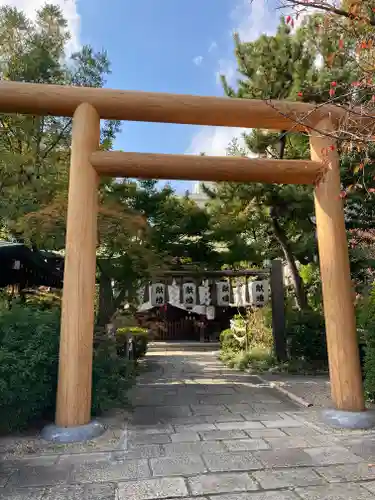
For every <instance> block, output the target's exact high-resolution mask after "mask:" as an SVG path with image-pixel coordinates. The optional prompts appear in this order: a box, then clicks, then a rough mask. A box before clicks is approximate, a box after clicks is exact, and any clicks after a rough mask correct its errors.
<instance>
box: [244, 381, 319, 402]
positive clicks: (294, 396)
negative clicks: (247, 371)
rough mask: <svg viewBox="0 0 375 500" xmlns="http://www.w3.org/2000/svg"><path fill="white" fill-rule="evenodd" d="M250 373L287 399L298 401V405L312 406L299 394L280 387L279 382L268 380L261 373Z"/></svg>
mask: <svg viewBox="0 0 375 500" xmlns="http://www.w3.org/2000/svg"><path fill="white" fill-rule="evenodd" d="M252 375H253V376H255V377H257V378H258V379H259V380H260V381H261V382H262V383H263V384H267V385H268V386H269V387H272V388H273V389H276V390H277V391H279V392H281V393H282V394H284V396H287V397H288V398H289V399H291V400H292V401H294V402H295V403H298V404H299V405H301V406H303V407H304V408H311V407H312V406H314V405H313V404H312V403H309V401H306V400H305V399H303V398H300V397H299V396H296V395H295V394H293V393H292V392H290V391H288V390H287V389H284V387H281V386H280V385H279V384H277V383H275V382H271V381H270V380H267V379H265V378H263V377H262V376H261V375H257V374H253V373H252Z"/></svg>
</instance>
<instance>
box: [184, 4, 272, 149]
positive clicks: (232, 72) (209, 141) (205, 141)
mask: <svg viewBox="0 0 375 500" xmlns="http://www.w3.org/2000/svg"><path fill="white" fill-rule="evenodd" d="M270 3H271V2H269V1H268V0H253V1H251V0H237V5H236V6H235V8H234V9H233V10H232V12H231V13H230V23H231V30H230V37H228V43H230V49H231V50H232V52H233V38H232V35H233V32H237V33H238V34H239V36H240V38H241V40H242V41H246V42H249V41H252V40H255V39H257V38H258V37H259V36H260V35H261V34H263V33H265V34H272V33H274V32H275V31H276V27H277V25H278V22H279V16H280V13H279V11H277V10H276V9H275V8H274V7H272V5H270ZM220 75H225V76H226V79H227V82H228V84H229V85H231V86H235V84H236V80H237V63H236V60H235V58H234V57H233V58H228V57H226V58H223V57H222V58H220V59H219V60H218V68H217V71H216V82H217V83H218V84H219V85H220V86H221V82H220ZM245 131H246V129H243V128H225V127H202V128H201V129H200V130H199V131H198V132H197V133H196V134H195V135H194V136H193V138H192V140H191V143H190V146H189V147H188V149H187V151H186V152H187V153H190V154H199V153H203V152H204V153H206V154H207V155H212V156H221V155H225V154H226V149H227V147H228V144H229V142H230V141H231V140H232V139H233V138H234V137H237V138H239V140H240V142H241V134H242V133H243V132H245ZM247 132H249V130H247Z"/></svg>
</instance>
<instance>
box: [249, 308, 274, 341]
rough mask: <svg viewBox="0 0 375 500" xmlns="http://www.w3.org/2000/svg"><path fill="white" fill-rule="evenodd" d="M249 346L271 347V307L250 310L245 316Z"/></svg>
mask: <svg viewBox="0 0 375 500" xmlns="http://www.w3.org/2000/svg"><path fill="white" fill-rule="evenodd" d="M247 321H248V337H249V345H254V346H265V347H268V348H271V347H272V346H273V335H272V309H271V306H269V305H267V306H265V307H260V308H256V309H252V310H250V311H249V312H248V314H247Z"/></svg>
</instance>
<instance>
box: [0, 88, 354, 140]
mask: <svg viewBox="0 0 375 500" xmlns="http://www.w3.org/2000/svg"><path fill="white" fill-rule="evenodd" d="M82 103H89V104H91V105H92V106H93V107H94V108H95V109H96V110H97V112H98V114H99V116H100V118H102V119H114V120H127V121H144V122H162V123H181V124H191V125H212V126H225V127H244V128H263V129H273V130H285V129H289V128H290V127H294V128H295V129H296V130H305V129H306V128H309V127H314V126H315V125H316V124H317V123H318V122H319V121H320V120H322V119H323V118H324V117H327V116H328V115H329V116H330V118H331V120H332V122H333V123H335V122H337V121H338V120H340V119H341V118H343V117H344V116H345V114H346V111H345V110H344V109H341V108H339V107H337V106H332V105H325V106H316V105H314V104H309V103H304V102H289V101H265V100H256V99H232V98H227V97H211V96H194V95H183V94H166V93H158V92H138V91H131V90H112V89H103V88H89V87H72V86H62V85H46V84H37V83H23V82H10V81H3V82H0V110H1V112H2V113H22V114H32V115H54V116H73V114H74V112H75V110H76V109H77V107H78V106H79V105H80V104H82Z"/></svg>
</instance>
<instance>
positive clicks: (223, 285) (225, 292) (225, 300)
mask: <svg viewBox="0 0 375 500" xmlns="http://www.w3.org/2000/svg"><path fill="white" fill-rule="evenodd" d="M229 287H230V285H229V283H228V282H227V281H218V282H216V296H217V305H218V306H219V307H228V306H229V291H230V290H229Z"/></svg>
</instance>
